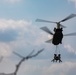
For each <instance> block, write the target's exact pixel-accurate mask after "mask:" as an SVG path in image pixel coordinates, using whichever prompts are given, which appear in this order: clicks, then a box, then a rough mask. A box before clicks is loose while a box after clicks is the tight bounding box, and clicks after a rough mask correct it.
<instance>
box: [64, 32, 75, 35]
mask: <svg viewBox="0 0 76 75" xmlns="http://www.w3.org/2000/svg"><path fill="white" fill-rule="evenodd" d="M64 36H76V32H75V33H69V34H65V35H64Z"/></svg>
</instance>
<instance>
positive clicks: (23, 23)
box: [0, 0, 76, 75]
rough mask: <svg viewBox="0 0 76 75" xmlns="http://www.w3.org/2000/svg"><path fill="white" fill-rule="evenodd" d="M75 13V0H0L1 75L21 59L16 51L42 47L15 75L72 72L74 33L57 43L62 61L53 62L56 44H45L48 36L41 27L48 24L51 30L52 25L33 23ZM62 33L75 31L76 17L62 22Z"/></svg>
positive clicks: (75, 71)
mask: <svg viewBox="0 0 76 75" xmlns="http://www.w3.org/2000/svg"><path fill="white" fill-rule="evenodd" d="M72 13H74V14H76V0H0V58H2V57H3V60H2V61H1V62H0V75H2V74H5V75H12V74H11V73H13V72H14V71H15V66H16V64H17V63H18V62H19V60H20V58H19V57H17V56H15V55H14V54H13V51H15V52H18V53H19V54H21V55H23V56H27V55H28V54H29V53H30V52H31V51H32V50H35V52H37V51H38V50H40V49H42V48H45V50H44V51H43V52H42V53H41V54H39V55H38V56H37V57H35V58H32V59H29V60H28V61H25V62H24V63H23V64H22V65H21V67H20V70H19V71H18V75H75V74H76V36H70V37H64V39H63V44H62V45H59V47H58V50H60V53H61V55H62V56H61V57H62V61H63V62H62V63H52V62H51V60H52V59H53V54H54V53H55V50H56V47H55V46H54V45H52V44H48V43H45V41H46V40H48V39H49V38H52V36H51V35H49V34H47V33H46V32H44V31H42V30H40V27H43V26H47V27H48V28H49V29H50V30H51V31H53V28H54V27H55V26H56V25H55V24H48V23H38V22H35V20H36V19H37V18H41V19H46V20H51V21H60V20H62V19H64V18H65V17H67V16H68V15H70V14H72ZM62 24H63V25H65V26H66V27H67V28H65V29H64V31H63V34H67V33H72V32H76V18H72V19H70V20H68V21H66V22H64V23H62Z"/></svg>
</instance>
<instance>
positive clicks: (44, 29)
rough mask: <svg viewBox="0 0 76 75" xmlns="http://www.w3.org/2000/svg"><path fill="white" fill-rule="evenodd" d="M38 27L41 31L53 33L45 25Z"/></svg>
mask: <svg viewBox="0 0 76 75" xmlns="http://www.w3.org/2000/svg"><path fill="white" fill-rule="evenodd" d="M40 29H42V30H43V31H45V32H47V33H49V34H51V35H53V33H52V32H51V31H50V30H49V29H48V28H47V27H46V26H45V27H41V28H40Z"/></svg>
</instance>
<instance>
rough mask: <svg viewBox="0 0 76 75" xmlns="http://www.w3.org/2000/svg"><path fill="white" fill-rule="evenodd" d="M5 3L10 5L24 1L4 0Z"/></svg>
mask: <svg viewBox="0 0 76 75" xmlns="http://www.w3.org/2000/svg"><path fill="white" fill-rule="evenodd" d="M4 1H5V2H9V3H16V2H20V1H22V0H4Z"/></svg>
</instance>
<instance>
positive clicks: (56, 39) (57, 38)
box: [52, 28, 63, 45]
mask: <svg viewBox="0 0 76 75" xmlns="http://www.w3.org/2000/svg"><path fill="white" fill-rule="evenodd" d="M62 31H63V30H62V28H59V29H56V28H55V29H54V32H55V33H54V34H53V40H52V43H53V44H54V45H59V44H62V38H63V33H62Z"/></svg>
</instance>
